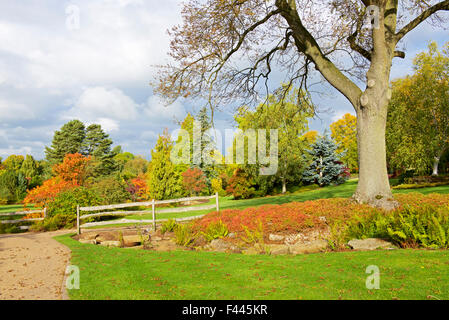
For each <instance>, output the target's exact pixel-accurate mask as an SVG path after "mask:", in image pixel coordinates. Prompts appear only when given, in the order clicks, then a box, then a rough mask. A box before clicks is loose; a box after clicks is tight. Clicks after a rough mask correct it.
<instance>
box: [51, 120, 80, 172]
mask: <svg viewBox="0 0 449 320" xmlns="http://www.w3.org/2000/svg"><path fill="white" fill-rule="evenodd" d="M85 138H86V127H85V126H84V123H82V122H81V121H79V120H71V121H69V122H67V123H66V124H64V125H63V126H62V127H61V129H60V130H57V131H55V134H54V136H53V141H52V143H51V147H45V154H46V157H47V160H48V161H49V162H50V163H51V164H52V165H53V164H57V163H61V162H62V160H64V157H65V156H66V155H67V154H74V153H81V152H82V150H83V142H84V139H85Z"/></svg>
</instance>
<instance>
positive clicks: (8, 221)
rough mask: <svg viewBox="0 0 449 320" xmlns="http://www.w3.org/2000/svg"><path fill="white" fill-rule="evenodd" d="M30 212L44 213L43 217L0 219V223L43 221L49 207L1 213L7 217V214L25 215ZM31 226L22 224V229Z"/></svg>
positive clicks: (0, 215)
mask: <svg viewBox="0 0 449 320" xmlns="http://www.w3.org/2000/svg"><path fill="white" fill-rule="evenodd" d="M30 213H42V216H43V217H42V218H30V219H16V220H0V223H2V224H8V223H13V224H14V223H21V222H28V221H42V220H44V219H45V218H46V216H47V208H44V209H41V210H30V211H18V212H8V213H0V217H6V216H25V215H27V214H30ZM29 227H30V226H20V229H23V230H26V229H28V228H29Z"/></svg>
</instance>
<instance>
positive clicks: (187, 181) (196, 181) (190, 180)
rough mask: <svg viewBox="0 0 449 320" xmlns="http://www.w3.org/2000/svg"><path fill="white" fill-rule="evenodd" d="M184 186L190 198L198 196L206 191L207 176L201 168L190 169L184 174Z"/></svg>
mask: <svg viewBox="0 0 449 320" xmlns="http://www.w3.org/2000/svg"><path fill="white" fill-rule="evenodd" d="M182 185H183V187H184V189H185V190H186V191H187V192H188V193H189V194H190V196H194V195H195V196H197V195H198V194H200V193H201V191H203V190H204V189H206V187H207V185H206V176H205V175H204V172H203V171H201V169H199V168H189V169H187V170H186V171H185V172H183V173H182Z"/></svg>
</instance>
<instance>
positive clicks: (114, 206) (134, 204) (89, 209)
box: [76, 193, 220, 234]
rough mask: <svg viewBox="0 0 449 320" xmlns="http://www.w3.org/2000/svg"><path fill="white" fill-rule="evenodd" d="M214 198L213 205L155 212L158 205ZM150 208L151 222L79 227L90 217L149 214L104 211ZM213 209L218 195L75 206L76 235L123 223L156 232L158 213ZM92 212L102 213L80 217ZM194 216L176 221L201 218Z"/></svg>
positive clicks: (118, 221)
mask: <svg viewBox="0 0 449 320" xmlns="http://www.w3.org/2000/svg"><path fill="white" fill-rule="evenodd" d="M214 198H215V204H210V205H204V206H186V207H181V208H166V209H160V210H158V211H156V205H158V204H170V203H179V202H188V201H198V200H210V199H214ZM149 206H151V213H152V216H153V219H152V220H132V219H120V220H112V221H101V222H89V223H85V224H83V225H82V226H81V220H84V219H87V218H92V217H101V216H127V215H136V214H139V215H142V214H147V213H149V210H146V211H142V210H139V211H138V210H136V211H109V212H107V211H104V210H113V209H123V208H131V207H149ZM213 208H215V209H216V210H217V211H219V209H220V208H219V204H218V193H216V194H215V195H213V196H205V197H190V198H179V199H170V200H154V199H153V200H152V201H147V202H132V203H120V204H112V205H107V206H95V207H80V206H77V210H76V225H77V230H78V234H81V227H83V228H87V227H94V226H102V225H109V224H124V223H151V224H152V225H153V228H154V229H155V230H156V214H159V213H178V212H188V211H199V210H208V209H213ZM93 211H102V212H98V213H91V214H85V215H82V214H81V212H93ZM202 216H203V215H201V216H194V217H185V218H177V219H175V220H176V221H186V220H192V219H197V218H200V217H202ZM166 220H168V219H160V220H158V222H163V221H166Z"/></svg>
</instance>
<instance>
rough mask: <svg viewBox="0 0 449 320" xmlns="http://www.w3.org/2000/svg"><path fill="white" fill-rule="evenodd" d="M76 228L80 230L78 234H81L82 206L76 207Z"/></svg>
mask: <svg viewBox="0 0 449 320" xmlns="http://www.w3.org/2000/svg"><path fill="white" fill-rule="evenodd" d="M76 228H77V229H78V234H81V227H80V206H79V205H77V206H76Z"/></svg>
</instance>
